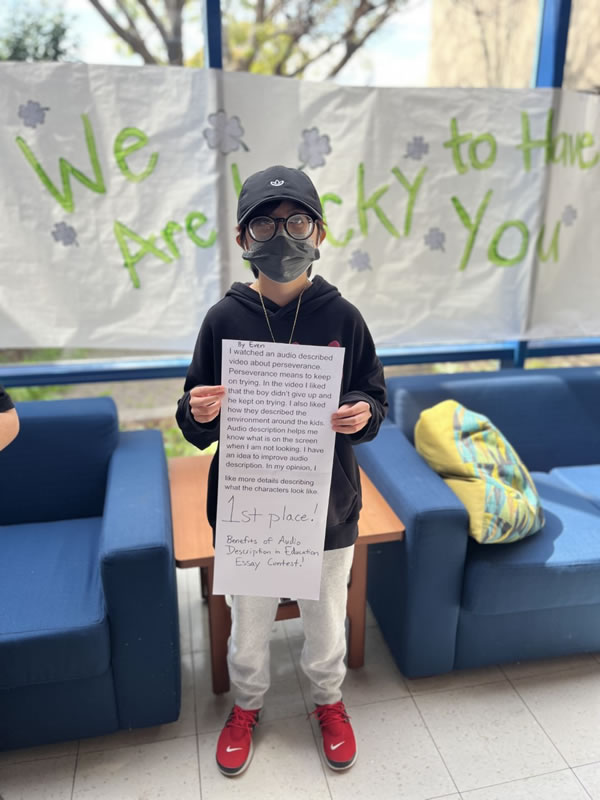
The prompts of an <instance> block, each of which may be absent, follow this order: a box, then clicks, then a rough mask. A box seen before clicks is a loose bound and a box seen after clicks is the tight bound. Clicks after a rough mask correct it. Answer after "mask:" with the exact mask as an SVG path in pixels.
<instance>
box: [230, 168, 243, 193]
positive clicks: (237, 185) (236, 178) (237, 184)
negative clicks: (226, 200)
mask: <svg viewBox="0 0 600 800" xmlns="http://www.w3.org/2000/svg"><path fill="white" fill-rule="evenodd" d="M231 177H232V178H233V188H234V189H235V195H236V197H239V196H240V192H241V191H242V181H241V178H240V171H239V169H238V165H237V164H236V163H235V161H234V162H233V163H232V165H231Z"/></svg>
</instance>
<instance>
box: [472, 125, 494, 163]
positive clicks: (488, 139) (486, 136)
mask: <svg viewBox="0 0 600 800" xmlns="http://www.w3.org/2000/svg"><path fill="white" fill-rule="evenodd" d="M484 142H485V143H486V144H487V145H488V146H489V148H490V152H489V154H488V157H487V158H486V159H485V161H480V160H479V158H478V156H477V148H478V147H479V145H480V144H483V143H484ZM496 150H497V145H496V139H495V138H494V137H493V136H492V134H491V133H482V134H481V136H478V137H477V138H476V139H473V141H472V142H471V144H470V145H469V158H470V159H471V164H472V165H473V166H474V167H475V169H488V168H489V167H491V166H492V164H493V163H494V161H495V160H496Z"/></svg>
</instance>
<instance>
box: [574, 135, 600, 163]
mask: <svg viewBox="0 0 600 800" xmlns="http://www.w3.org/2000/svg"><path fill="white" fill-rule="evenodd" d="M594 144H595V142H594V136H593V135H592V134H591V133H590V132H589V131H586V132H585V133H578V134H577V157H578V159H579V166H580V167H581V169H590V168H591V167H595V166H596V164H597V163H598V162H599V161H600V153H596V155H595V156H594V157H593V158H592V160H591V161H585V160H584V158H583V153H582V152H581V151H582V150H583V149H584V147H593V146H594Z"/></svg>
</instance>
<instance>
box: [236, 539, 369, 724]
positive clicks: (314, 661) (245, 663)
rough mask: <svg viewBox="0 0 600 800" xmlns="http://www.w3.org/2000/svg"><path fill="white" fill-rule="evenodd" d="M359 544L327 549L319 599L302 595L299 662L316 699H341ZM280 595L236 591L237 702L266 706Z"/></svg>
mask: <svg viewBox="0 0 600 800" xmlns="http://www.w3.org/2000/svg"><path fill="white" fill-rule="evenodd" d="M353 556H354V545H352V546H351V547H342V548H340V549H339V550H326V551H325V552H324V553H323V570H322V573H321V593H320V598H319V600H298V605H299V607H300V615H301V617H302V622H303V625H304V646H303V648H302V655H301V656H300V665H301V667H302V669H303V671H304V673H305V674H306V675H307V677H308V678H309V680H310V683H311V691H312V699H313V701H314V702H315V704H316V705H324V704H326V703H337V702H338V700H341V698H342V692H341V685H342V682H343V680H344V677H345V675H346V666H345V664H344V656H345V655H346V624H345V623H346V600H347V597H348V578H349V575H350V568H351V567H352V558H353ZM278 603H279V600H278V599H277V598H276V597H248V596H245V595H234V596H233V598H232V604H231V636H230V637H229V648H228V654H227V664H228V666H229V677H230V679H231V683H232V685H233V689H234V692H235V703H236V704H237V705H238V706H240V708H244V709H256V708H262V705H263V700H264V696H265V693H266V691H267V689H268V688H269V684H270V682H271V676H270V660H269V657H270V648H269V642H270V638H271V629H272V627H273V621H274V619H275V615H276V613H277V605H278Z"/></svg>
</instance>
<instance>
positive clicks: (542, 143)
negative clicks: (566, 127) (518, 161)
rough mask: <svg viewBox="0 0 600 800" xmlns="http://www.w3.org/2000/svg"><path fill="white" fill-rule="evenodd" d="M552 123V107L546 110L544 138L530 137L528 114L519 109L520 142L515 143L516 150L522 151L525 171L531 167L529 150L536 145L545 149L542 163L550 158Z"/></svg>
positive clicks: (546, 162) (547, 161)
mask: <svg viewBox="0 0 600 800" xmlns="http://www.w3.org/2000/svg"><path fill="white" fill-rule="evenodd" d="M553 123H554V109H553V108H551V109H549V111H548V116H547V117H546V136H545V138H544V139H532V138H531V129H530V126H529V114H528V113H527V112H526V111H521V137H522V141H521V144H518V145H516V147H517V150H522V151H523V165H524V167H525V171H526V172H529V170H530V169H531V151H532V150H534V149H535V148H537V147H543V148H544V150H545V160H544V163H545V164H548V163H549V162H550V160H551V158H552V150H553V147H552V125H553Z"/></svg>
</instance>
